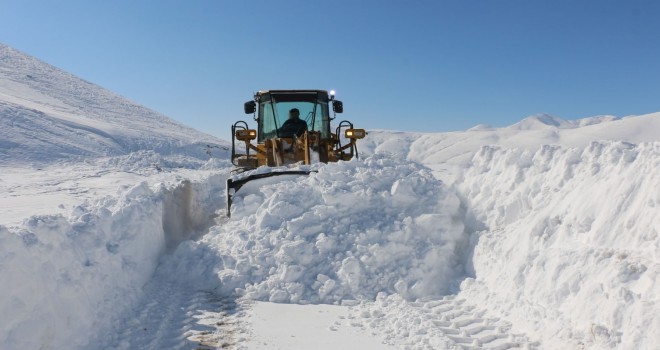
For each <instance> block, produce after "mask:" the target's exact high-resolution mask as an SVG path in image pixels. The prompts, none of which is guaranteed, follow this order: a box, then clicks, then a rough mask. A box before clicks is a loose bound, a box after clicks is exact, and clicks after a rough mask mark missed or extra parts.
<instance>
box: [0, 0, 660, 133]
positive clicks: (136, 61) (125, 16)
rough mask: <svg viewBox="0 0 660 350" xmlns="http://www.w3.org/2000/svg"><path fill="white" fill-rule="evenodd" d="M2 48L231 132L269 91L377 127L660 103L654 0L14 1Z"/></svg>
mask: <svg viewBox="0 0 660 350" xmlns="http://www.w3.org/2000/svg"><path fill="white" fill-rule="evenodd" d="M0 8H1V9H2V10H1V11H0V42H3V43H5V44H7V45H10V46H12V47H14V48H16V49H19V50H21V51H23V52H25V53H28V54H30V55H33V56H35V57H37V58H40V59H42V60H44V61H46V62H48V63H50V64H53V65H55V66H57V67H59V68H62V69H64V70H66V71H69V72H71V73H73V74H75V75H77V76H79V77H82V78H84V79H86V80H88V81H91V82H93V83H96V84H98V85H101V86H103V87H105V88H108V89H110V90H113V91H115V92H117V93H119V94H121V95H123V96H125V97H127V98H129V99H131V100H133V101H136V102H138V103H140V104H143V105H145V106H147V107H150V108H152V109H155V110H157V111H160V112H162V113H164V114H166V115H168V116H170V117H172V118H173V119H176V120H178V121H181V122H183V123H185V124H187V125H190V126H192V127H195V128H197V129H200V130H203V131H206V132H208V133H211V134H214V135H216V136H220V137H223V138H227V137H229V128H230V125H231V124H232V123H233V122H234V121H236V120H239V119H247V118H246V117H247V116H245V115H244V114H243V113H242V108H243V107H242V105H243V102H245V101H247V100H249V99H251V97H252V93H253V92H254V91H256V90H262V89H295V88H314V89H334V90H336V91H337V98H338V99H340V100H342V101H343V102H344V109H345V113H344V115H343V117H345V118H347V119H350V120H352V121H353V122H354V123H355V124H356V126H363V127H366V128H368V129H376V128H379V129H380V128H382V129H396V130H407V131H433V132H435V131H438V132H439V131H452V130H464V129H467V128H470V127H472V126H474V125H477V124H489V125H493V126H504V125H509V124H512V123H514V122H516V121H518V120H520V119H522V118H524V117H525V116H528V115H531V114H535V113H548V114H551V115H554V116H557V117H560V118H563V119H576V118H581V117H588V116H593V115H599V114H613V115H617V116H626V115H631V114H644V113H650V112H657V111H660V21H658V18H660V2H657V1H652V0H648V1H639V0H632V1H597V0H585V1H582V0H572V1H564V0H561V1H556V0H554V1H530V0H526V1H524V0H518V1H511V0H497V1H495V0H488V1H486V0H482V1H469V0H456V1H415V0H408V1H345V0H337V1H323V2H321V1H302V0H301V1H287V0H279V1H264V0H251V1H171V0H160V1H156V0H153V1H146V0H142V1H140V0H132V1H124V0H114V1H88V0H79V1H73V0H62V1H46V0H43V1H34V0H2V1H1V2H0Z"/></svg>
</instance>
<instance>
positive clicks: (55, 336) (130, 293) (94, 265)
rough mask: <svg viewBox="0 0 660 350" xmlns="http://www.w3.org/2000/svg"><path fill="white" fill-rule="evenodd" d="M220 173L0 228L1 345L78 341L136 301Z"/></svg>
mask: <svg viewBox="0 0 660 350" xmlns="http://www.w3.org/2000/svg"><path fill="white" fill-rule="evenodd" d="M225 178H226V175H215V176H211V177H209V178H208V179H206V180H205V181H202V182H196V183H191V182H189V181H185V180H175V181H172V182H168V183H157V184H153V185H149V184H148V183H147V182H143V183H140V184H138V185H136V186H134V187H132V188H130V189H128V190H126V191H122V192H120V193H119V194H118V195H117V196H114V197H106V198H103V199H100V200H98V201H96V202H93V203H85V204H81V205H79V206H77V207H76V208H74V210H73V211H72V213H71V215H70V216H69V217H64V216H61V215H57V216H34V217H31V218H29V219H27V220H25V221H24V223H23V225H22V226H20V227H15V228H7V227H3V226H0V280H1V281H4V282H3V284H2V288H0V313H1V314H2V315H3V319H4V320H6V321H7V322H6V323H4V324H1V325H0V327H1V328H0V329H1V332H0V344H2V346H3V348H7V349H23V348H30V349H78V348H82V347H85V346H86V345H88V344H87V343H88V342H89V339H90V338H91V337H92V336H93V335H95V334H96V332H99V331H101V332H102V331H103V330H104V329H109V327H111V323H112V322H113V321H114V320H115V319H116V318H117V316H118V315H119V314H120V313H121V312H122V311H125V310H126V309H127V308H130V307H131V306H132V305H133V304H134V303H135V302H136V301H137V300H138V299H139V297H140V296H141V288H142V286H143V285H144V284H145V283H146V282H147V281H148V280H149V279H150V278H151V276H152V274H153V272H154V270H155V269H156V266H158V262H159V258H160V257H161V255H162V254H163V253H165V252H166V251H168V250H170V251H171V250H173V249H174V248H175V247H176V245H177V244H179V243H180V242H181V241H183V240H186V239H190V238H191V237H193V236H194V235H195V234H196V233H198V232H199V231H204V229H206V228H207V227H208V226H210V222H211V221H212V220H211V219H210V216H211V215H212V214H213V213H214V212H215V211H216V210H218V209H219V208H220V207H222V204H223V203H224V201H223V200H222V198H223V194H222V191H223V190H224V179H225ZM6 281H11V282H10V283H7V282H6Z"/></svg>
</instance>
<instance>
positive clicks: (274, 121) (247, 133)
mask: <svg viewBox="0 0 660 350" xmlns="http://www.w3.org/2000/svg"><path fill="white" fill-rule="evenodd" d="M331 109H332V116H331V114H330V110H331ZM244 110H245V114H253V116H254V120H255V121H256V122H257V129H250V128H249V126H248V124H247V122H245V121H238V122H236V123H234V125H233V126H232V128H231V133H232V149H231V162H232V164H234V165H235V166H236V167H237V170H239V171H240V170H251V169H255V168H257V167H260V166H269V167H285V168H284V169H277V170H273V171H270V172H266V173H260V174H256V175H249V176H246V177H241V178H239V179H232V178H230V179H228V180H227V215H230V208H231V203H232V198H233V195H234V193H236V191H238V190H239V189H240V188H241V187H242V186H243V185H244V184H245V183H247V182H249V181H251V180H254V179H257V178H264V177H270V176H278V175H301V174H302V175H304V174H309V171H306V170H300V169H296V170H290V169H289V170H288V168H287V167H293V166H296V165H308V164H313V163H328V162H337V161H339V160H350V159H352V158H353V157H356V158H357V157H358V151H357V143H356V141H357V140H358V139H361V138H364V137H365V136H366V135H367V133H366V131H365V130H364V129H355V128H354V127H353V123H351V122H349V121H347V120H343V121H341V122H340V123H339V124H338V125H337V127H336V128H335V130H332V129H331V127H330V122H331V121H332V120H333V119H335V117H336V114H337V113H343V111H344V105H343V104H342V102H341V101H338V100H335V96H334V91H330V92H328V91H326V90H265V91H259V92H257V93H255V94H254V99H253V100H251V101H248V102H246V103H245V105H244Z"/></svg>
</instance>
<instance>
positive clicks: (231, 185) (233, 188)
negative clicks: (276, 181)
mask: <svg viewBox="0 0 660 350" xmlns="http://www.w3.org/2000/svg"><path fill="white" fill-rule="evenodd" d="M315 172H316V170H289V171H273V172H270V173H264V174H254V175H249V176H246V177H244V178H240V179H238V180H232V179H231V178H229V179H227V217H231V203H232V201H233V199H234V195H235V194H236V192H238V190H240V189H241V187H243V185H245V184H246V183H248V182H250V181H252V180H258V179H264V178H267V177H273V176H281V175H309V174H310V173H315Z"/></svg>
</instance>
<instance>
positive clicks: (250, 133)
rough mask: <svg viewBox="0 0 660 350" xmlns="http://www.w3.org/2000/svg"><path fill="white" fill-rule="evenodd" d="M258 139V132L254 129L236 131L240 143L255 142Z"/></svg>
mask: <svg viewBox="0 0 660 350" xmlns="http://www.w3.org/2000/svg"><path fill="white" fill-rule="evenodd" d="M256 138H257V130H254V129H247V130H245V129H241V130H236V139H237V140H240V141H247V140H254V139H256Z"/></svg>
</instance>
